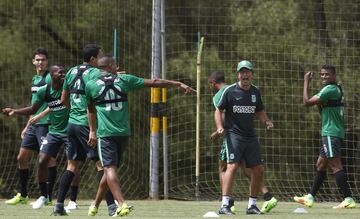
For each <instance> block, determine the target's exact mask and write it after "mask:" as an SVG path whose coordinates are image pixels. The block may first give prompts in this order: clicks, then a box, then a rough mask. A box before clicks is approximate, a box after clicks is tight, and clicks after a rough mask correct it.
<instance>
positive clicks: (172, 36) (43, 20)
mask: <svg viewBox="0 0 360 219" xmlns="http://www.w3.org/2000/svg"><path fill="white" fill-rule="evenodd" d="M165 6H166V7H165V25H166V26H165V31H166V34H165V36H166V59H167V78H168V79H174V80H180V81H182V82H184V83H186V84H188V85H190V86H192V87H194V88H195V86H196V56H197V44H198V32H200V34H201V36H204V38H205V42H204V49H203V53H202V66H201V69H202V71H201V83H200V84H201V86H200V87H198V88H197V89H198V90H199V92H200V94H201V99H200V103H199V104H200V109H201V112H200V176H199V190H200V198H201V199H209V200H210V199H211V200H216V199H217V198H219V196H220V183H219V177H218V152H219V145H220V141H219V142H212V141H211V140H210V137H209V136H210V134H211V133H212V132H213V131H214V130H215V124H214V119H213V113H214V106H213V104H212V96H213V95H214V93H212V92H211V91H210V89H209V86H208V75H209V74H210V72H211V71H213V70H223V71H224V72H225V76H226V82H227V83H228V84H232V83H234V82H236V80H237V78H236V77H237V75H236V72H235V69H236V65H237V63H238V62H239V61H241V60H243V59H248V60H250V61H251V62H252V63H253V64H254V65H255V69H254V77H255V80H254V84H255V85H256V86H258V87H259V89H260V91H261V93H262V97H263V102H264V104H265V109H266V112H267V113H268V115H269V116H270V118H271V119H272V120H273V122H274V125H275V127H274V129H273V130H269V131H267V130H265V128H264V126H263V125H262V124H260V123H259V122H258V121H257V122H256V129H257V135H258V137H259V140H260V144H261V145H262V154H263V158H264V161H265V166H266V176H265V180H266V185H267V186H268V187H269V188H270V190H271V192H272V193H273V194H274V195H275V196H276V197H279V198H280V199H281V200H287V201H289V200H291V197H292V196H294V195H300V194H304V193H307V192H308V191H309V189H310V187H311V184H312V181H313V178H314V173H315V163H316V159H317V156H318V154H319V148H320V146H321V143H320V128H321V125H320V116H319V113H318V112H317V109H316V108H315V107H312V108H306V107H304V106H303V105H302V86H303V75H304V72H305V71H314V72H317V73H318V72H319V70H320V68H321V66H322V65H323V64H325V63H331V64H333V65H335V66H336V70H337V72H338V81H339V82H340V83H341V85H342V87H343V90H344V94H345V101H346V106H345V109H346V110H345V118H346V138H345V143H344V148H343V151H342V153H343V155H344V159H343V164H344V167H345V170H346V172H347V174H348V179H349V183H350V187H351V190H352V192H353V194H354V196H355V197H356V198H357V199H358V198H359V187H360V184H359V181H360V173H359V170H358V168H357V167H358V166H359V165H360V159H359V155H360V150H359V144H360V143H359V137H360V136H359V125H360V114H359V105H360V103H359V101H360V97H359V93H360V88H359V84H360V77H359V76H358V72H359V70H360V67H359V66H360V65H359V64H360V63H359V60H360V48H359V47H360V30H359V28H358V23H359V21H360V8H359V7H360V6H359V4H358V2H357V1H355V0H348V1H331V0H317V1H313V0H303V1H294V0H291V1H280V0H264V1H256V0H236V1H234V0H223V1H217V0H207V1H205V0H191V1H190V0H186V1H184V0H171V1H165ZM151 13H152V1H142V0H131V1H126V0H119V1H115V0H109V1H98V0H87V1H85V0H77V1H21V0H4V1H0V26H1V31H0V41H1V42H2V43H1V44H0V52H1V54H2V55H3V56H2V58H1V59H0V71H1V78H0V92H1V96H0V106H1V108H3V107H6V106H9V107H23V106H27V105H28V104H29V103H30V102H29V99H30V92H29V91H30V82H31V78H32V76H33V75H34V70H33V65H32V64H31V55H32V52H33V50H34V49H35V48H37V47H44V48H46V49H47V50H48V52H49V55H50V57H49V58H50V59H49V61H50V63H60V64H64V65H65V66H66V68H67V69H69V68H70V67H72V66H74V65H77V64H79V63H81V61H82V60H81V49H82V47H83V46H84V44H86V43H89V42H93V43H98V44H100V45H101V46H102V47H103V49H104V51H105V52H106V53H112V52H113V31H114V29H115V28H116V30H117V35H118V36H117V42H118V43H117V45H118V48H117V54H118V57H117V64H118V65H119V66H120V69H121V70H125V71H127V72H129V73H132V74H135V75H137V76H140V77H145V78H150V77H151V74H150V72H151V42H152V41H151V25H152V19H151V17H152V14H151ZM321 86H322V85H321V82H320V80H319V75H318V74H316V75H315V78H314V81H313V82H312V83H311V87H310V95H313V94H315V93H316V92H317V91H319V89H320V88H321ZM129 103H130V109H131V110H130V118H131V124H132V133H133V135H132V137H131V140H130V143H129V147H128V148H127V151H126V153H125V154H124V157H123V162H122V164H121V166H120V167H119V176H120V182H121V184H122V189H123V190H124V193H125V196H126V197H127V198H129V199H140V198H146V197H148V194H149V163H150V160H149V159H150V158H149V156H150V148H149V145H150V143H149V135H150V128H149V119H150V90H149V89H143V90H141V91H140V90H139V91H135V92H133V93H131V94H130V95H129ZM166 114H167V116H168V130H167V132H168V140H167V142H168V155H167V156H168V161H169V163H168V177H169V197H170V198H175V199H195V186H196V185H195V184H196V179H195V169H196V168H195V164H196V162H195V161H196V159H195V151H196V149H195V142H196V130H195V127H196V124H195V121H196V118H195V115H196V96H195V95H190V96H189V95H182V93H181V91H179V90H177V89H169V90H168V103H167V106H166ZM25 123H26V118H25V117H20V116H18V117H6V116H4V115H0V166H1V167H2V168H1V171H0V188H1V190H0V196H1V197H3V198H8V197H10V196H12V195H14V193H15V192H17V191H19V180H18V173H17V168H18V167H17V161H16V155H17V153H18V150H19V147H20V142H21V139H20V132H21V130H22V129H23V127H24V125H25ZM161 149H162V148H161V146H160V150H161ZM160 154H161V153H160ZM159 159H160V160H161V159H163V157H162V155H160V157H159ZM65 160H66V159H65V156H64V153H63V152H60V154H59V156H58V162H59V167H58V172H59V174H60V173H62V172H63V171H64V169H65V166H66V165H65ZM159 163H160V164H161V163H162V162H161V161H160V162H159ZM29 166H30V170H31V172H32V175H31V179H30V180H29V195H30V196H31V197H33V198H34V197H37V196H38V194H39V191H38V186H37V183H36V166H37V165H36V155H34V156H33V157H32V159H31V160H30V164H29ZM160 166H161V165H160ZM161 168H162V166H161V167H160V176H159V179H160V180H159V181H160V188H161V186H163V184H164V182H163V181H162V177H163V176H162V175H163V172H162V170H161ZM81 176H82V181H81V184H80V190H81V191H80V197H84V198H93V197H94V195H95V191H96V189H97V185H98V180H97V177H96V172H95V170H94V165H93V163H91V162H86V163H85V164H84V165H83V166H82V167H81ZM248 187H249V183H248V180H247V179H246V177H245V176H244V175H243V174H241V173H238V175H237V180H236V183H235V185H234V195H235V197H236V199H239V198H244V199H245V198H247V195H248ZM55 190H56V187H55ZM160 193H161V194H160V196H161V195H162V190H161V189H160ZM340 198H341V195H340V193H339V192H338V189H337V186H336V183H335V179H334V177H333V175H332V174H330V172H329V171H328V176H327V180H326V181H325V183H324V186H323V188H322V190H320V192H319V195H318V199H319V200H323V201H330V200H331V201H334V200H340Z"/></svg>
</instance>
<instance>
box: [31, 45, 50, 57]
mask: <svg viewBox="0 0 360 219" xmlns="http://www.w3.org/2000/svg"><path fill="white" fill-rule="evenodd" d="M36 55H44V56H46V59H49V55H48V52H47V51H46V49H44V48H42V47H39V48H36V49H35V50H34V52H33V56H32V58H35V56H36Z"/></svg>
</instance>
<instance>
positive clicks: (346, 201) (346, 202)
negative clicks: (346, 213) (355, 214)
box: [333, 197, 355, 209]
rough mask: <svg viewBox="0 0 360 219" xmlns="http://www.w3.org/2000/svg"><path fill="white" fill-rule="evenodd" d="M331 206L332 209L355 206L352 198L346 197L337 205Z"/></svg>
mask: <svg viewBox="0 0 360 219" xmlns="http://www.w3.org/2000/svg"><path fill="white" fill-rule="evenodd" d="M333 208H334V209H337V208H355V201H354V199H353V198H351V197H347V198H345V199H344V201H342V202H341V203H340V204H339V205H337V206H334V207H333Z"/></svg>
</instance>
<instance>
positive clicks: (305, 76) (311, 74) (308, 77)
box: [304, 71, 314, 81]
mask: <svg viewBox="0 0 360 219" xmlns="http://www.w3.org/2000/svg"><path fill="white" fill-rule="evenodd" d="M313 75H314V73H313V72H311V71H309V72H307V73H306V74H305V75H304V80H306V81H311V79H312V78H313Z"/></svg>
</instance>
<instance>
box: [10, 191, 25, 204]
mask: <svg viewBox="0 0 360 219" xmlns="http://www.w3.org/2000/svg"><path fill="white" fill-rule="evenodd" d="M28 201H29V196H26V197H22V196H21V194H20V193H18V194H16V195H15V196H14V197H13V198H12V199H9V200H7V201H5V203H6V204H8V205H17V204H27V203H28Z"/></svg>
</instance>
